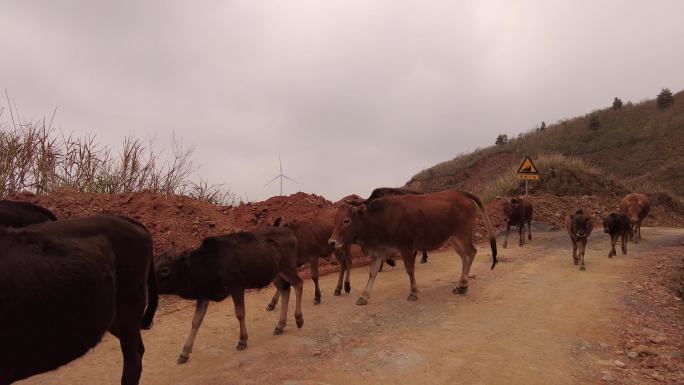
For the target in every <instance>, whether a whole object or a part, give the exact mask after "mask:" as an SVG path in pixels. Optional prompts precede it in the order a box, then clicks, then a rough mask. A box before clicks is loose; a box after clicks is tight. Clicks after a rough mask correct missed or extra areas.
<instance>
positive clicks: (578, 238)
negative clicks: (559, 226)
mask: <svg viewBox="0 0 684 385" xmlns="http://www.w3.org/2000/svg"><path fill="white" fill-rule="evenodd" d="M593 228H594V222H593V217H592V213H591V210H589V209H586V208H578V209H575V210H572V211H571V212H570V214H568V216H567V217H566V218H565V229H566V230H567V231H568V235H569V236H570V241H572V260H573V262H574V263H575V266H577V265H579V266H580V270H581V271H584V270H585V266H584V252H585V250H586V247H587V238H589V236H590V235H591V230H593ZM578 249H579V250H578ZM578 251H579V252H578Z"/></svg>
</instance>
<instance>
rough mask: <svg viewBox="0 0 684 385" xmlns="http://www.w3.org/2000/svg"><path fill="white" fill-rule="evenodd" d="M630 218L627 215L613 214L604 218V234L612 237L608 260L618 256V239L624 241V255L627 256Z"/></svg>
mask: <svg viewBox="0 0 684 385" xmlns="http://www.w3.org/2000/svg"><path fill="white" fill-rule="evenodd" d="M629 229H630V223H629V217H627V215H626V214H625V213H619V212H612V213H610V214H608V215H606V217H605V218H603V232H604V233H606V234H608V235H609V236H610V252H608V258H613V256H615V255H617V252H616V251H615V244H616V243H617V240H618V238H621V241H622V255H626V254H627V237H628V236H629Z"/></svg>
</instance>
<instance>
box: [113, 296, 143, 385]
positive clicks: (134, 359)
mask: <svg viewBox="0 0 684 385" xmlns="http://www.w3.org/2000/svg"><path fill="white" fill-rule="evenodd" d="M143 308H144V307H143ZM118 311H119V314H117V317H116V321H115V322H114V325H112V327H111V328H110V330H109V332H110V333H112V334H113V335H114V336H115V337H116V338H118V339H119V346H120V347H121V354H122V355H123V373H122V375H121V384H122V385H138V383H139V382H140V375H141V374H142V357H143V354H144V353H145V345H144V344H143V341H142V336H141V335H140V319H139V318H140V317H135V316H133V317H129V315H131V314H136V313H137V312H133V313H132V312H129V311H127V310H122V309H121V308H118ZM139 314H140V316H142V312H141V313H139ZM136 324H137V326H136V327H133V326H134V325H136Z"/></svg>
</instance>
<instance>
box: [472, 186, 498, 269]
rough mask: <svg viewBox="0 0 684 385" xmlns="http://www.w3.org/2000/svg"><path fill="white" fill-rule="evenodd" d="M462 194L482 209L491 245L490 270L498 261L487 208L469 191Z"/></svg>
mask: <svg viewBox="0 0 684 385" xmlns="http://www.w3.org/2000/svg"><path fill="white" fill-rule="evenodd" d="M464 194H465V195H466V196H467V197H468V198H470V199H472V200H473V202H475V204H476V205H477V207H478V208H479V209H480V211H482V217H483V218H484V222H485V226H486V227H487V233H488V234H489V244H490V245H491V247H492V270H493V269H494V266H496V264H497V263H498V262H499V261H498V260H497V259H496V234H494V229H493V228H492V223H491V222H490V221H489V215H487V209H486V208H485V206H484V205H483V204H482V201H481V200H480V198H479V197H478V196H477V195H475V194H473V193H470V192H464Z"/></svg>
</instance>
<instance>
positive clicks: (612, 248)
mask: <svg viewBox="0 0 684 385" xmlns="http://www.w3.org/2000/svg"><path fill="white" fill-rule="evenodd" d="M617 238H618V235H617V234H610V252H608V258H613V256H614V255H617V253H616V252H615V243H616V242H617Z"/></svg>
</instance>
